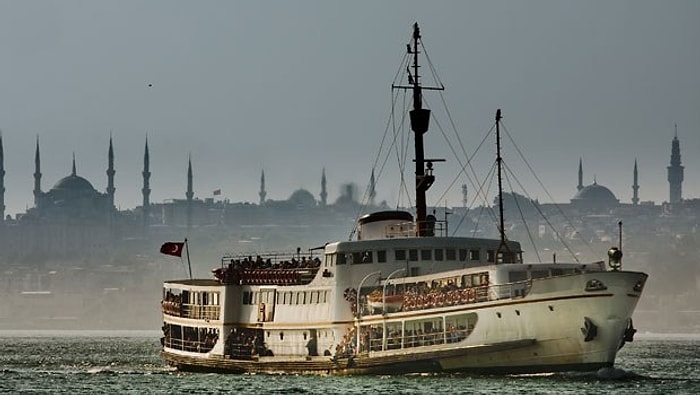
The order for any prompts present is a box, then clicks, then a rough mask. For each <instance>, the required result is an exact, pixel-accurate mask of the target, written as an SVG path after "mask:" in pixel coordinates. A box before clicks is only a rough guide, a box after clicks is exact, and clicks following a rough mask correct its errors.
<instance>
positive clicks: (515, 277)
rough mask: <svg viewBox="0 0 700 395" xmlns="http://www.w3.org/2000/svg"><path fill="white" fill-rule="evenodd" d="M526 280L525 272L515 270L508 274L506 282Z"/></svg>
mask: <svg viewBox="0 0 700 395" xmlns="http://www.w3.org/2000/svg"><path fill="white" fill-rule="evenodd" d="M525 280H527V272H525V271H521V270H517V271H513V272H508V282H511V283H514V282H517V281H525Z"/></svg>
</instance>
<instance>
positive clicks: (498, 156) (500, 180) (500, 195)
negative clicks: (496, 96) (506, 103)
mask: <svg viewBox="0 0 700 395" xmlns="http://www.w3.org/2000/svg"><path fill="white" fill-rule="evenodd" d="M502 118H503V117H502V116H501V109H500V108H499V109H498V110H496V164H497V167H498V217H499V225H498V233H499V234H500V236H501V244H500V245H499V246H498V249H499V251H500V250H501V247H503V246H504V245H505V244H506V231H505V222H504V220H503V177H502V176H501V171H502V169H501V168H502V167H503V166H502V165H503V158H502V157H501V128H500V125H501V119H502Z"/></svg>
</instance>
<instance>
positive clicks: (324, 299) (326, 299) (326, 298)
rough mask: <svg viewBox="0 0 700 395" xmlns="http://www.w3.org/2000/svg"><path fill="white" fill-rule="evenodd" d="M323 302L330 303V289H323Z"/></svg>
mask: <svg viewBox="0 0 700 395" xmlns="http://www.w3.org/2000/svg"><path fill="white" fill-rule="evenodd" d="M321 303H328V291H323V301H322V302H321Z"/></svg>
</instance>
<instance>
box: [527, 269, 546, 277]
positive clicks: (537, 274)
mask: <svg viewBox="0 0 700 395" xmlns="http://www.w3.org/2000/svg"><path fill="white" fill-rule="evenodd" d="M530 277H532V278H547V277H549V270H533V271H532V273H531V274H530Z"/></svg>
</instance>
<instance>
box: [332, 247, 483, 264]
mask: <svg viewBox="0 0 700 395" xmlns="http://www.w3.org/2000/svg"><path fill="white" fill-rule="evenodd" d="M457 257H459V261H460V262H464V261H467V260H469V261H472V262H479V261H481V250H479V249H466V248H459V249H455V248H446V249H441V248H436V249H422V250H419V249H409V250H394V261H395V262H405V261H407V260H408V261H410V262H417V261H419V260H421V261H456V260H458V259H457ZM375 261H376V262H378V263H384V262H386V261H387V252H386V250H376V251H361V252H348V253H337V254H330V255H327V256H326V266H332V265H333V264H336V265H344V264H347V263H349V264H358V263H374V262H375ZM495 261H496V251H495V250H486V262H495Z"/></svg>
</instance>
